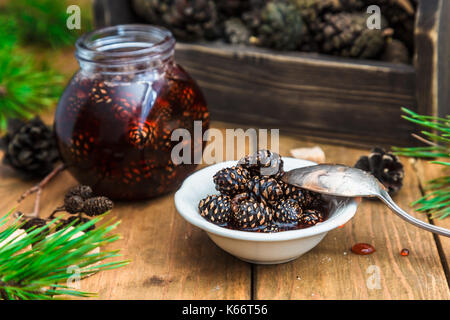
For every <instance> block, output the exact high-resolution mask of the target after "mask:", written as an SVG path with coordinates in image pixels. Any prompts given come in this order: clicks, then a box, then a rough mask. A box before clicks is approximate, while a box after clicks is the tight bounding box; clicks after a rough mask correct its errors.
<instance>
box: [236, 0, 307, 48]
mask: <svg viewBox="0 0 450 320" xmlns="http://www.w3.org/2000/svg"><path fill="white" fill-rule="evenodd" d="M261 4H262V3H261V2H255V3H254V4H252V10H250V11H248V12H246V13H244V14H243V15H242V19H243V21H244V22H245V24H246V25H247V26H248V28H249V29H250V30H251V32H252V34H253V36H254V37H253V38H252V41H251V42H252V43H253V44H256V45H260V46H263V47H268V48H273V49H277V50H294V49H296V48H298V46H299V45H300V43H301V41H302V36H303V33H304V30H303V21H302V17H301V15H300V12H299V11H298V10H297V8H296V7H295V6H294V5H293V4H291V3H290V2H288V1H268V2H267V3H266V4H265V5H261Z"/></svg>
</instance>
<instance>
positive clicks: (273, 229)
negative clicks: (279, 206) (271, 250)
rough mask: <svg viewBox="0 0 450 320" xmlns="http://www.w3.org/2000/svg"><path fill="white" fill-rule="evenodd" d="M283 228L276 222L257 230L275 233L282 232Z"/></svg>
mask: <svg viewBox="0 0 450 320" xmlns="http://www.w3.org/2000/svg"><path fill="white" fill-rule="evenodd" d="M280 231H281V229H280V227H278V226H277V225H276V224H272V223H270V224H267V225H265V226H263V227H261V228H259V229H258V230H256V232H262V233H275V232H280Z"/></svg>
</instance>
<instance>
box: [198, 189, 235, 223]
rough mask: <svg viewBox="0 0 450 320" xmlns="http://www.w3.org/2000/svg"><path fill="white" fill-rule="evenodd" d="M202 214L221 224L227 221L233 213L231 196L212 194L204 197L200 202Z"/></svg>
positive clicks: (209, 219) (199, 206)
mask: <svg viewBox="0 0 450 320" xmlns="http://www.w3.org/2000/svg"><path fill="white" fill-rule="evenodd" d="M198 209H199V211H200V215H201V216H202V217H203V218H205V219H206V220H208V221H211V222H212V223H215V224H218V225H221V224H224V223H227V222H228V221H229V218H230V213H231V199H230V197H229V196H224V195H212V196H208V197H206V198H205V199H202V200H201V201H200V203H199V204H198Z"/></svg>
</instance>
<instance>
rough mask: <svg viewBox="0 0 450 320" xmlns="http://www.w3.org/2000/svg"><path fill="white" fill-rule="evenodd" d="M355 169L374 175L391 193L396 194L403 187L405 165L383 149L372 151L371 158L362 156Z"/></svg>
mask: <svg viewBox="0 0 450 320" xmlns="http://www.w3.org/2000/svg"><path fill="white" fill-rule="evenodd" d="M355 168H358V169H361V170H364V171H367V172H370V173H371V174H373V175H374V176H375V177H376V178H377V179H378V180H379V181H380V182H381V183H382V184H383V185H384V186H385V187H386V188H388V191H389V192H390V193H395V192H397V191H398V190H400V188H401V187H402V185H403V177H404V175H405V173H404V171H403V164H402V163H401V162H400V160H399V159H398V157H397V156H395V155H393V154H392V153H388V152H386V151H385V150H384V149H382V148H378V147H377V148H374V149H372V151H371V153H370V154H369V156H362V157H361V158H359V160H358V161H357V162H356V164H355Z"/></svg>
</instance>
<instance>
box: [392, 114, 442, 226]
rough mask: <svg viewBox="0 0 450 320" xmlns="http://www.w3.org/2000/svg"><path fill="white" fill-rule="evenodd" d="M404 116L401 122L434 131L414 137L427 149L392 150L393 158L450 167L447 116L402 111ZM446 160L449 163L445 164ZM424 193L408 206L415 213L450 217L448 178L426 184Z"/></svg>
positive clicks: (395, 148) (396, 148)
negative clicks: (406, 158) (423, 160)
mask: <svg viewBox="0 0 450 320" xmlns="http://www.w3.org/2000/svg"><path fill="white" fill-rule="evenodd" d="M402 110H403V112H405V113H406V115H404V116H403V118H404V119H406V120H408V121H410V122H413V123H416V124H418V125H420V126H422V127H425V128H429V129H432V130H433V131H432V132H430V131H425V130H424V131H421V134H422V135H423V136H417V135H414V134H413V136H414V137H415V138H417V139H418V140H419V141H421V142H423V143H425V144H427V145H428V146H426V147H411V148H398V147H394V148H393V150H394V151H395V154H396V155H399V156H407V157H416V158H431V159H436V158H441V159H439V160H432V161H430V163H432V164H437V165H442V166H444V168H445V167H448V166H450V139H449V138H450V115H447V116H446V117H445V118H442V117H433V116H424V115H419V114H417V113H415V112H413V111H411V110H409V109H406V108H402ZM446 159H449V160H448V161H447V160H446ZM425 191H426V192H427V193H426V195H424V196H423V197H422V198H420V199H419V200H417V201H415V202H413V203H412V204H411V205H412V206H415V207H416V208H417V209H416V210H417V211H419V212H425V213H429V214H431V217H432V218H440V219H443V218H445V217H448V216H449V215H450V176H443V177H440V178H437V179H433V180H430V181H428V182H427V184H426V190H425Z"/></svg>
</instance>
